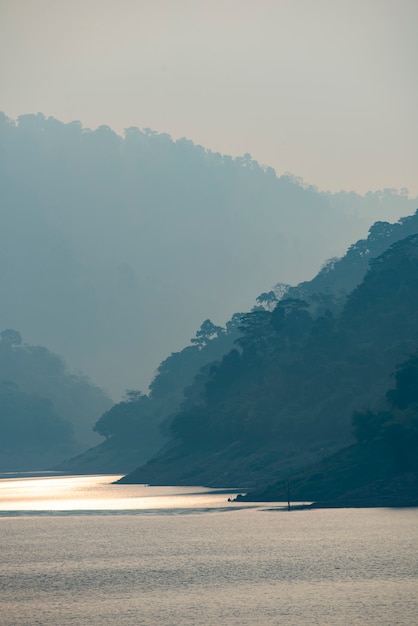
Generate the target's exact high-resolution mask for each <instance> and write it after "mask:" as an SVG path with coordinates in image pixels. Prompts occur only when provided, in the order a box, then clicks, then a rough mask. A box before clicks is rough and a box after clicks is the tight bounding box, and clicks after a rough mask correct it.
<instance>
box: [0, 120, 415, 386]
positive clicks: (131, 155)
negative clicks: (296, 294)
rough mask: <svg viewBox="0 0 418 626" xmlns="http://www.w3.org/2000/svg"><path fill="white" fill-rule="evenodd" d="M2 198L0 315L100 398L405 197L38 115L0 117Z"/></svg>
mask: <svg viewBox="0 0 418 626" xmlns="http://www.w3.org/2000/svg"><path fill="white" fill-rule="evenodd" d="M284 166H285V164H284ZM0 203H1V207H2V208H1V210H2V228H1V230H0V261H1V262H0V284H1V287H2V299H1V304H0V319H1V320H2V327H3V328H18V329H19V330H20V332H22V334H23V335H24V337H25V338H26V340H27V341H29V342H30V343H32V344H34V345H46V346H48V347H50V349H51V350H53V351H54V352H56V353H58V354H62V355H63V356H64V358H65V359H66V360H67V362H69V363H71V364H72V365H73V366H74V367H76V368H78V369H80V370H81V371H83V372H86V374H87V375H89V376H90V377H91V378H92V379H93V380H95V381H97V383H98V384H100V385H101V386H104V387H107V389H108V390H109V391H110V392H111V393H112V395H113V396H114V397H117V396H120V395H121V394H122V392H123V390H124V389H125V388H127V387H128V388H131V387H138V386H139V387H140V388H146V387H147V386H148V383H149V381H150V380H151V379H152V376H153V373H154V371H155V369H156V367H157V365H158V363H159V362H160V361H161V360H162V359H163V358H164V356H165V355H166V354H168V353H170V352H171V351H176V350H179V349H180V348H181V347H182V346H184V345H185V344H186V343H187V341H188V338H189V337H190V336H191V335H192V333H193V331H194V329H195V328H197V327H198V326H199V324H200V323H201V321H202V320H203V319H206V318H208V317H209V318H211V319H212V320H214V321H215V323H218V324H219V323H223V322H224V320H227V319H229V318H230V317H231V314H232V313H233V312H234V311H241V310H248V309H249V308H250V307H251V304H252V303H253V301H254V297H255V295H256V294H257V293H259V292H260V291H261V290H263V289H268V288H269V287H270V285H273V284H274V283H275V282H276V281H277V280H280V281H282V282H286V283H292V284H295V283H297V282H298V281H300V280H302V279H303V278H306V276H307V272H312V274H313V273H314V272H315V271H317V269H318V268H319V267H320V264H321V263H322V262H323V260H324V259H325V258H327V257H332V256H335V255H341V254H342V253H343V251H344V250H345V249H346V247H347V246H348V245H349V244H350V243H351V242H352V241H354V240H356V239H358V238H359V237H361V236H364V233H365V232H367V228H368V227H369V226H370V224H371V223H372V222H373V221H374V220H375V219H394V218H396V219H397V218H398V217H399V216H400V215H405V214H408V213H410V212H411V211H412V210H413V208H415V206H414V201H412V200H409V199H408V197H407V196H406V195H405V194H402V193H400V194H398V193H396V192H394V191H391V190H387V191H384V192H376V193H368V194H366V195H365V196H364V197H363V196H358V195H356V194H354V193H344V192H341V193H339V194H329V193H322V192H319V191H318V190H316V189H315V188H313V187H309V186H306V185H303V184H302V182H301V181H299V180H298V179H295V178H294V177H292V176H290V175H276V174H275V172H274V171H273V170H272V169H271V168H267V167H263V166H261V165H260V164H258V163H257V162H256V161H254V160H253V159H252V158H251V157H250V155H244V156H243V157H240V158H231V157H228V156H222V155H220V154H217V153H212V152H210V151H207V150H205V149H204V148H203V147H201V146H196V145H194V144H193V143H192V142H191V141H188V140H186V139H180V140H178V141H173V140H172V139H171V138H170V137H169V136H168V135H166V134H158V133H156V132H154V131H152V130H150V129H145V130H139V129H137V128H130V129H127V130H126V132H125V135H124V137H120V136H118V135H116V134H115V133H114V132H113V131H112V130H111V129H110V128H108V127H105V126H102V127H100V128H98V129H97V130H94V131H90V130H88V129H85V128H83V127H82V124H81V123H80V122H73V123H70V124H63V123H61V122H59V121H58V120H55V119H53V118H45V117H44V116H43V115H41V114H38V115H24V116H21V117H20V118H19V120H18V121H17V122H14V121H12V120H10V119H9V118H7V117H6V116H5V115H3V114H2V115H0ZM260 277H262V284H260Z"/></svg>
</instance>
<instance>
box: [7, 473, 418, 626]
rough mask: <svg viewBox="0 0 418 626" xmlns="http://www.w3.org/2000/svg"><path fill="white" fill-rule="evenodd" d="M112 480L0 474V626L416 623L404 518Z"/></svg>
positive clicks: (408, 525) (410, 529)
mask: <svg viewBox="0 0 418 626" xmlns="http://www.w3.org/2000/svg"><path fill="white" fill-rule="evenodd" d="M117 478H118V476H75V477H74V476H59V477H57V476H48V475H40V476H27V477H22V476H18V475H16V476H11V475H10V476H4V475H3V478H2V479H1V480H0V550H1V552H0V556H1V568H0V607H1V614H0V624H1V625H2V626H37V625H42V626H69V625H73V626H82V625H84V624H86V625H87V624H89V625H93V626H107V625H112V626H115V625H118V626H119V625H121V626H125V625H127V626H134V625H135V626H138V625H147V626H148V625H149V626H157V625H162V626H183V625H184V626H186V625H187V626H192V625H193V626H211V625H215V624H216V625H217V626H224V625H225V626H230V625H237V626H247V625H248V626H250V625H251V626H256V625H257V626H264V625H266V626H267V625H269V626H271V625H276V624H277V625H279V624H280V625H290V626H304V625H316V624H317V625H319V626H325V625H330V626H331V625H332V626H340V625H341V626H342V625H347V624H350V625H356V624H364V625H376V626H377V625H379V626H382V625H387V626H396V625H402V626H412V625H414V624H415V625H416V624H418V509H329V510H319V509H318V510H294V511H290V512H288V511H286V510H284V509H283V508H282V506H281V505H280V504H271V503H266V504H260V503H257V504H245V505H243V504H242V503H229V502H228V497H229V496H231V495H235V494H236V493H238V492H239V490H235V491H234V490H211V489H204V488H196V487H193V488H183V487H182V488H174V487H147V486H144V485H113V484H111V483H112V482H113V481H114V480H116V479H117Z"/></svg>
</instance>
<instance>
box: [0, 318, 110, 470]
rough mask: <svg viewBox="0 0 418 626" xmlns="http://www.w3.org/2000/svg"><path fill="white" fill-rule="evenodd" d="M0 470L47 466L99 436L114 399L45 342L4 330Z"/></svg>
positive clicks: (0, 359)
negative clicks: (29, 340) (36, 343)
mask: <svg viewBox="0 0 418 626" xmlns="http://www.w3.org/2000/svg"><path fill="white" fill-rule="evenodd" d="M0 372H1V374H0V471H14V470H18V471H27V470H32V469H36V470H39V469H45V468H47V467H48V466H49V465H51V464H53V463H57V462H58V461H60V460H61V459H62V458H65V457H68V456H73V455H74V454H76V453H78V452H80V451H81V450H83V449H85V448H86V447H87V446H88V445H92V444H95V443H97V442H99V441H100V437H99V436H98V435H97V434H96V433H94V432H93V426H94V424H95V423H96V421H97V419H98V418H99V417H100V415H102V413H103V411H104V410H106V409H108V408H109V407H110V406H111V404H112V402H111V399H110V398H109V397H108V396H106V394H105V393H104V392H103V391H102V390H101V389H100V388H99V387H97V386H96V385H93V384H92V383H91V382H90V381H89V380H88V379H87V378H86V377H84V376H82V375H81V374H74V373H73V372H70V371H69V370H68V368H67V366H66V365H65V363H64V362H63V360H62V359H61V358H60V357H58V356H57V355H56V354H53V353H51V352H50V351H49V350H47V348H45V347H43V346H30V345H27V344H24V343H23V342H22V337H21V335H20V333H19V332H18V331H16V330H13V329H10V328H9V329H5V330H3V331H2V332H1V333H0Z"/></svg>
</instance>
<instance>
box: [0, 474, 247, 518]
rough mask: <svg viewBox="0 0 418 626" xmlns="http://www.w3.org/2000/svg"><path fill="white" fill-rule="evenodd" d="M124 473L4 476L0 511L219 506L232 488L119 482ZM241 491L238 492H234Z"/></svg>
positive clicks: (127, 509)
mask: <svg viewBox="0 0 418 626" xmlns="http://www.w3.org/2000/svg"><path fill="white" fill-rule="evenodd" d="M120 477H121V476H120V475H113V474H112V475H101V476H97V475H93V476H41V477H39V476H36V477H28V476H26V477H24V478H20V477H15V478H2V479H1V480H0V511H2V512H5V511H107V510H109V511H118V510H119V511H121V510H125V511H130V510H131V511H135V510H151V509H153V510H158V509H176V508H178V509H190V508H206V509H207V508H218V507H219V506H226V504H227V498H228V494H230V493H231V490H227V489H225V490H216V491H214V490H211V489H207V488H204V487H149V486H147V485H115V484H113V483H114V482H115V481H116V480H118V479H119V478H120ZM234 493H237V492H234Z"/></svg>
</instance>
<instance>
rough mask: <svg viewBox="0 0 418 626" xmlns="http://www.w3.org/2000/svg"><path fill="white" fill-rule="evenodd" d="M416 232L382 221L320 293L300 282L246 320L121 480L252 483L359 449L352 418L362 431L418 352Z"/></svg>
mask: <svg viewBox="0 0 418 626" xmlns="http://www.w3.org/2000/svg"><path fill="white" fill-rule="evenodd" d="M411 232H412V233H413V232H415V233H417V232H418V213H417V214H415V215H414V216H412V217H409V218H404V219H402V220H401V221H400V222H399V223H398V224H394V225H391V224H387V223H380V224H377V225H375V226H374V227H373V228H372V229H371V230H370V233H369V238H368V240H367V241H363V242H362V241H360V242H358V243H357V244H355V245H354V246H352V247H351V248H350V249H349V251H348V253H347V255H346V257H344V258H343V259H341V260H338V261H334V262H333V263H332V264H327V265H326V266H325V267H324V269H323V270H322V272H321V273H320V274H319V276H318V277H316V278H315V279H314V281H312V283H316V284H320V283H321V282H322V284H325V289H324V291H323V292H315V290H314V288H313V285H310V284H309V283H308V284H306V283H305V284H303V285H299V286H298V287H297V288H295V289H294V290H292V289H289V290H288V291H287V293H285V295H284V296H283V297H282V299H281V300H279V302H278V303H277V305H276V306H275V308H274V309H273V310H272V311H270V310H268V308H261V307H256V308H255V309H254V310H253V311H251V312H250V313H247V314H245V315H243V316H241V317H240V320H241V321H240V324H239V331H240V336H239V337H238V338H237V339H236V341H235V347H234V349H233V350H232V351H230V352H228V353H227V354H226V355H225V356H224V357H223V358H222V359H221V360H220V361H219V362H218V363H213V364H212V365H211V366H207V367H206V369H205V371H204V373H203V374H201V375H200V376H199V377H198V378H197V379H196V380H195V382H194V384H193V385H192V386H191V387H190V388H189V389H188V390H187V393H186V394H185V395H186V398H185V400H184V401H183V403H182V405H181V407H180V410H179V411H178V412H177V413H176V414H175V415H174V417H173V418H172V419H171V420H170V425H169V431H170V432H171V440H170V444H169V445H168V446H167V447H166V449H165V450H163V451H162V452H161V453H160V454H158V455H157V456H156V457H154V459H152V460H151V461H150V462H149V463H148V464H147V465H145V466H143V467H141V468H139V469H138V470H137V471H136V472H134V473H132V474H131V475H130V476H128V477H127V478H126V479H125V480H127V481H134V482H135V481H139V482H153V481H156V482H165V481H167V480H168V481H170V480H171V481H172V480H175V481H176V482H181V483H183V484H185V483H187V482H190V481H191V480H192V481H193V482H194V484H217V485H225V484H226V483H228V484H241V485H244V484H247V485H257V484H260V483H262V482H266V481H271V480H272V479H274V477H275V476H279V475H280V474H283V472H289V471H291V470H292V471H295V470H296V469H297V468H298V467H303V466H306V465H307V464H309V463H312V462H313V461H315V460H316V459H319V458H322V457H324V456H326V455H327V454H329V453H331V452H333V451H334V450H337V449H340V448H342V447H344V446H347V445H349V444H350V443H352V442H353V441H354V436H353V426H352V416H353V413H355V412H356V411H357V412H359V411H360V413H355V414H357V415H358V414H360V415H362V416H363V417H362V418H360V423H361V424H363V425H364V427H365V428H366V426H365V425H366V422H367V417H364V416H367V415H369V413H368V409H369V408H370V407H373V406H374V405H375V404H376V403H377V402H378V401H379V399H380V398H381V397H383V396H384V394H385V393H386V390H387V389H388V388H390V380H391V378H390V377H391V373H392V372H393V371H395V369H396V367H397V366H398V365H399V363H402V362H403V361H405V360H406V359H407V358H408V356H409V355H411V354H413V353H414V352H415V351H416V349H417V346H418V325H417V324H418V322H417V320H418V316H417V312H418V290H417V285H418V235H416V234H411ZM403 237H404V238H403ZM393 242H394V243H393ZM391 244H392V245H391ZM382 249H383V250H385V251H384V252H383V254H381V252H382ZM374 257H375V258H374ZM367 266H369V269H368V270H367ZM321 274H322V276H321ZM359 279H360V281H361V282H360V284H358V286H357V287H355V289H353V290H352V291H351V293H349V294H348V295H347V292H348V285H350V284H351V285H355V284H356V281H358V280H359ZM298 290H299V294H298ZM301 293H303V294H304V295H305V296H306V299H301V298H300V297H295V296H297V295H300V294H301ZM408 371H409V370H408ZM202 375H203V380H202ZM392 421H393V420H392Z"/></svg>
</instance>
